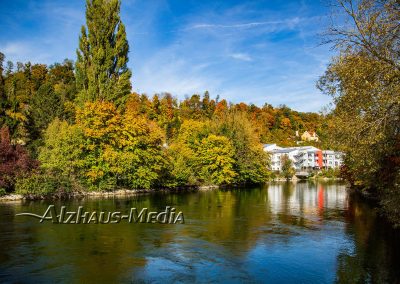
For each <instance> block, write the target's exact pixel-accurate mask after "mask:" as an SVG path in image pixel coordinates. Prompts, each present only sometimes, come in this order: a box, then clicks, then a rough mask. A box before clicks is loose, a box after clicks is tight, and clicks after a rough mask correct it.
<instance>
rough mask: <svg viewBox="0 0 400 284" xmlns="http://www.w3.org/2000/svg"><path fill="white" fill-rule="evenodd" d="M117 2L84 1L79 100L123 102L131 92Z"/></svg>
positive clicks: (80, 41) (118, 0)
mask: <svg viewBox="0 0 400 284" xmlns="http://www.w3.org/2000/svg"><path fill="white" fill-rule="evenodd" d="M120 6H121V1H120V0H87V1H86V26H87V27H85V26H82V30H81V36H80V38H79V48H78V50H77V57H78V58H77V62H76V81H77V87H78V89H79V91H80V93H79V96H78V101H80V102H85V101H94V100H101V101H111V102H114V103H115V104H117V105H121V104H123V103H124V102H125V100H126V98H127V96H128V95H129V94H130V91H131V83H130V77H131V75H132V74H131V71H130V70H129V69H128V67H127V62H128V51H129V45H128V41H127V38H126V32H125V26H124V24H123V23H122V22H121V19H120Z"/></svg>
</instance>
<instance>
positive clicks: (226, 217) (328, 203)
mask: <svg viewBox="0 0 400 284" xmlns="http://www.w3.org/2000/svg"><path fill="white" fill-rule="evenodd" d="M50 204H54V205H55V208H60V207H61V206H62V205H65V206H67V209H68V210H69V211H73V210H77V208H78V207H79V206H83V208H84V209H85V210H86V211H90V210H96V211H121V212H129V210H130V208H132V207H134V208H138V209H141V208H149V210H150V211H162V210H165V207H166V206H172V207H175V208H176V210H177V211H182V212H183V215H184V220H185V223H184V224H146V223H129V222H127V221H126V220H125V221H124V220H123V221H121V222H120V223H118V224H53V223H52V222H51V221H44V222H43V223H40V222H39V220H38V219H35V218H32V217H28V216H15V214H17V213H21V212H31V213H35V214H39V215H43V213H44V212H45V211H46V209H47V208H48V206H49V205H50ZM398 236H399V235H398V233H396V232H394V231H393V230H391V229H390V228H388V226H387V225H386V224H385V223H384V222H383V221H382V220H380V219H379V218H378V217H377V213H376V212H375V210H374V209H372V208H371V207H370V206H369V205H368V204H366V203H365V202H362V201H359V200H355V199H354V198H350V197H349V196H348V194H347V192H346V190H345V186H344V185H343V184H341V183H337V182H334V183H314V182H299V183H275V184H269V185H265V186H263V187H255V188H246V189H230V190H214V191H200V192H187V193H169V194H166V193H156V194H149V195H142V196H135V197H129V198H113V199H86V200H72V201H57V202H51V201H50V202H49V201H30V202H28V201H24V202H3V203H0V283H3V282H5V283H7V282H10V283H15V282H18V283H19V282H21V283H42V282H63V283H169V282H175V283H176V282H178V283H188V282H190V283H209V282H219V283H227V282H228V283H243V282H245V283H249V282H250V283H398V282H399V281H400V264H399V260H400V253H399V247H400V240H399V238H398Z"/></svg>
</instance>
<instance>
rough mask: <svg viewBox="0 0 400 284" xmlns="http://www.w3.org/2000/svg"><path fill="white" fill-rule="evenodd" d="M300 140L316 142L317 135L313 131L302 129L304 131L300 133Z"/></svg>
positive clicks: (317, 139)
mask: <svg viewBox="0 0 400 284" xmlns="http://www.w3.org/2000/svg"><path fill="white" fill-rule="evenodd" d="M301 140H303V141H313V142H318V141H319V137H318V134H317V133H315V131H304V133H303V134H302V135H301Z"/></svg>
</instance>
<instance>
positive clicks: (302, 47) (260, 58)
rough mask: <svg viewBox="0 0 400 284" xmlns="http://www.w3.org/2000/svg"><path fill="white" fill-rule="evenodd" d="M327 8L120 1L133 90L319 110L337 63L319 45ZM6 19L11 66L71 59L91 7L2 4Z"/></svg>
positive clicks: (5, 47) (3, 37)
mask: <svg viewBox="0 0 400 284" xmlns="http://www.w3.org/2000/svg"><path fill="white" fill-rule="evenodd" d="M324 2H325V1H319V0H293V1H290V0H287V1H278V0H265V1H261V0H257V1H234V0H225V1H213V0H170V1H167V0H131V1H128V0H127V1H124V0H123V1H122V8H121V17H122V20H123V22H124V23H125V25H126V28H127V34H128V40H129V44H130V61H129V67H130V68H131V69H132V71H133V77H132V84H133V90H134V91H137V92H140V93H142V92H145V93H147V94H153V93H155V92H166V91H167V92H170V93H172V94H173V95H176V96H177V97H179V98H183V97H184V96H185V95H191V94H193V93H200V94H202V93H204V91H206V90H208V91H209V92H210V94H211V96H213V97H215V96H216V95H219V96H220V97H221V98H226V99H227V100H229V101H231V102H235V103H238V102H241V101H243V102H246V103H255V104H257V105H259V106H262V105H263V104H264V103H265V102H267V103H270V104H272V105H274V106H277V105H279V104H286V105H288V106H289V107H291V108H293V109H296V110H300V111H319V110H321V108H322V107H323V106H325V105H327V104H328V103H329V102H330V98H329V97H327V96H326V95H323V94H321V93H320V92H319V91H318V90H317V89H316V88H315V82H316V80H317V79H318V77H319V76H320V75H321V74H322V73H323V72H324V70H325V68H326V66H327V64H328V62H329V60H330V58H331V56H333V53H332V51H330V49H329V47H328V46H321V45H319V43H320V41H321V39H320V38H319V36H318V34H319V33H321V32H323V31H324V30H325V29H326V27H327V23H328V17H327V15H328V14H329V8H328V7H327V5H326V4H324ZM0 11H1V12H0V30H1V33H0V51H1V52H3V53H4V54H5V55H6V60H11V61H14V62H16V61H21V62H26V61H28V60H29V61H31V62H33V63H46V64H51V63H54V62H61V61H62V60H63V59H64V58H70V59H73V60H75V58H76V53H75V52H76V47H77V45H78V36H79V31H80V26H81V25H82V24H84V22H85V1H83V0H79V1H78V0H57V1H55V0H40V1H33V0H12V1H6V0H0Z"/></svg>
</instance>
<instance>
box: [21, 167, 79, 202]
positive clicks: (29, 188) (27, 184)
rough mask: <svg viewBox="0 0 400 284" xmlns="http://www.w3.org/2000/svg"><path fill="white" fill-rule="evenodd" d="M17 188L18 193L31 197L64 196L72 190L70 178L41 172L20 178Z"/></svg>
mask: <svg viewBox="0 0 400 284" xmlns="http://www.w3.org/2000/svg"><path fill="white" fill-rule="evenodd" d="M15 188H16V190H15V192H16V193H18V194H22V195H24V196H31V197H49V196H53V197H62V196H65V195H68V194H70V193H71V192H72V184H71V182H70V180H69V179H68V178H65V177H63V176H60V177H54V176H51V175H48V174H40V173H35V174H32V175H31V176H29V177H24V178H20V179H18V180H17V183H16V185H15Z"/></svg>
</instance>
